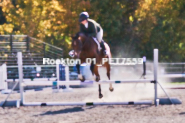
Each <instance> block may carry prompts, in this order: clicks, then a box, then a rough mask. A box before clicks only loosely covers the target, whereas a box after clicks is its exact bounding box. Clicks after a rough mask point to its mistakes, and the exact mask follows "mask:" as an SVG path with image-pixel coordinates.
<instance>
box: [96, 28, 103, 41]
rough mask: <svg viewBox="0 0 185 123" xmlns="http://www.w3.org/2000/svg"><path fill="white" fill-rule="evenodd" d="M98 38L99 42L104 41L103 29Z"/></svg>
mask: <svg viewBox="0 0 185 123" xmlns="http://www.w3.org/2000/svg"><path fill="white" fill-rule="evenodd" d="M96 38H97V39H98V41H99V42H101V41H102V38H103V29H100V31H99V32H98V33H97V35H96Z"/></svg>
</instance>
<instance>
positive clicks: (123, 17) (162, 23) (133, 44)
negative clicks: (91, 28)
mask: <svg viewBox="0 0 185 123" xmlns="http://www.w3.org/2000/svg"><path fill="white" fill-rule="evenodd" d="M0 6H1V7H0V19H1V21H0V22H1V23H0V24H1V25H0V34H12V33H13V34H27V35H29V36H33V37H36V38H39V39H41V40H44V41H45V42H48V43H51V44H53V45H56V46H58V47H62V48H63V49H64V51H65V52H64V53H65V56H67V53H68V51H69V50H70V48H71V47H70V43H71V42H70V41H71V38H70V36H71V35H74V34H75V33H76V32H78V31H79V22H78V16H79V14H80V13H81V12H82V11H88V12H89V15H90V18H92V19H94V20H96V21H97V22H98V23H100V25H101V26H102V27H103V29H104V40H105V41H106V42H108V43H109V45H110V46H111V50H112V52H113V56H114V57H116V56H117V57H139V56H140V57H141V56H142V55H146V56H147V58H149V59H152V57H153V53H152V52H153V51H152V50H153V49H154V48H158V49H159V51H160V61H173V62H175V61H179V62H182V61H184V60H185V54H184V52H185V33H184V30H185V29H184V28H185V21H184V19H185V16H184V15H185V11H184V10H185V1H183V0H103V1H100V0H16V1H14V0H3V2H2V3H1V4H0ZM1 10H2V11H1ZM3 18H4V19H3ZM2 21H3V22H2Z"/></svg>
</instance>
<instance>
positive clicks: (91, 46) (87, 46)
mask: <svg viewBox="0 0 185 123" xmlns="http://www.w3.org/2000/svg"><path fill="white" fill-rule="evenodd" d="M83 48H84V49H86V50H92V49H96V48H97V45H96V43H95V41H94V40H93V38H91V37H89V38H88V37H87V38H86V40H85V41H84V43H83Z"/></svg>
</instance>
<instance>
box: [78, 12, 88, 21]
mask: <svg viewBox="0 0 185 123" xmlns="http://www.w3.org/2000/svg"><path fill="white" fill-rule="evenodd" d="M88 18H89V14H88V13H87V12H82V13H80V16H79V22H82V21H84V20H87V19H88Z"/></svg>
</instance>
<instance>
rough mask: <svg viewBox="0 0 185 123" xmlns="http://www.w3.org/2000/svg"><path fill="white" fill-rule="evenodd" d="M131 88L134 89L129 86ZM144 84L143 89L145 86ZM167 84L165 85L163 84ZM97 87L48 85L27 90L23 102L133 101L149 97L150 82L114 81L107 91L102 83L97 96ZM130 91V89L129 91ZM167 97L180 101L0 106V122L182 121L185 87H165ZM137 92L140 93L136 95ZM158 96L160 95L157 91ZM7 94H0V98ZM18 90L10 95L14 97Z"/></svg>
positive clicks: (150, 93)
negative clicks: (58, 90) (67, 89)
mask: <svg viewBox="0 0 185 123" xmlns="http://www.w3.org/2000/svg"><path fill="white" fill-rule="evenodd" d="M184 87H185V86H184ZM133 88H134V89H133ZM145 88H147V89H145ZM166 88H168V87H166ZM97 90H98V87H97V85H93V86H90V87H86V88H74V92H68V93H64V92H61V93H52V90H51V88H46V89H44V90H43V91H27V92H26V93H25V98H26V101H27V102H29V101H30V102H34V101H35V102H36V101H40V102H46V101H63V102H78V101H83V102H87V101H97V102H101V101H102V102H103V101H133V100H152V99H153V86H151V87H150V86H148V85H143V84H139V85H132V86H129V85H124V86H120V85H114V92H109V91H108V85H107V86H103V87H102V93H103V94H104V97H103V98H102V99H98V91H97ZM131 90H132V91H133V90H134V92H133V93H130V91H131ZM166 90H167V92H168V93H169V95H170V96H171V97H177V98H179V99H180V100H181V101H182V105H159V106H158V107H155V106H154V105H106V106H47V107H40V106H34V107H20V108H19V109H17V108H4V109H3V108H0V123H184V122H185V103H184V102H185V90H184V89H166ZM138 95H140V96H138ZM159 95H160V96H164V95H163V94H162V93H161V92H159ZM6 96H7V95H2V94H0V101H2V100H3V99H5V97H6ZM19 96H20V94H19V93H15V94H12V95H11V97H10V100H11V99H18V98H19Z"/></svg>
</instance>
